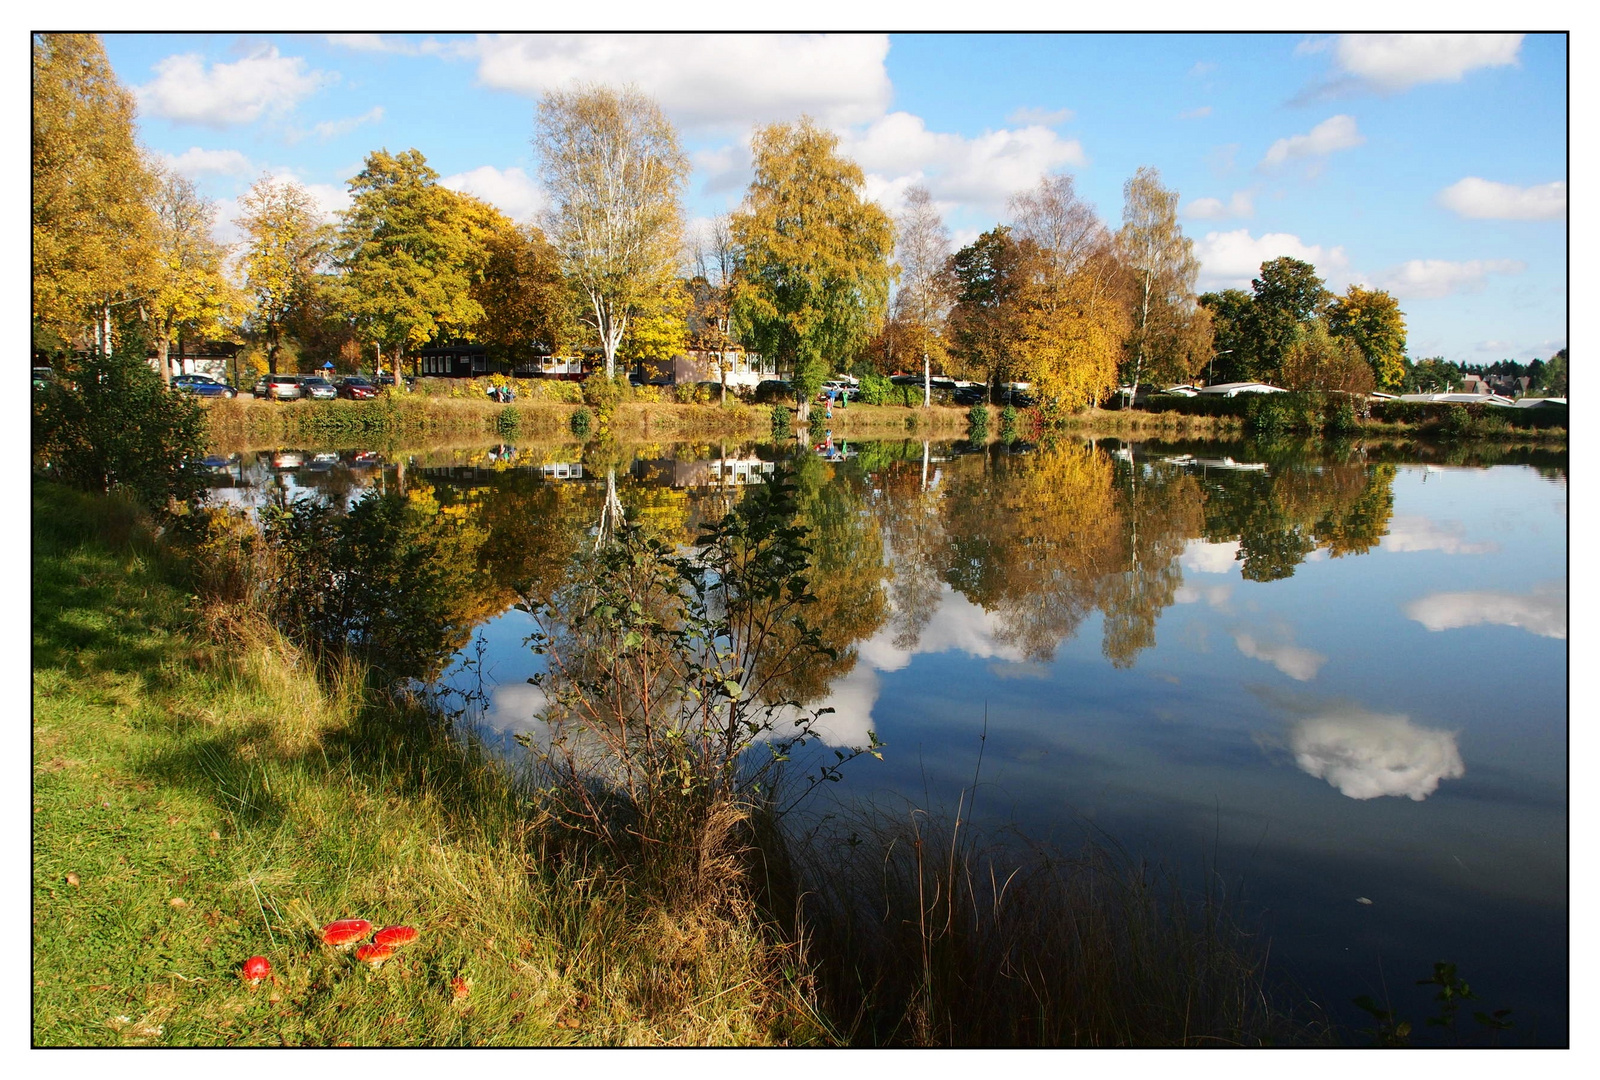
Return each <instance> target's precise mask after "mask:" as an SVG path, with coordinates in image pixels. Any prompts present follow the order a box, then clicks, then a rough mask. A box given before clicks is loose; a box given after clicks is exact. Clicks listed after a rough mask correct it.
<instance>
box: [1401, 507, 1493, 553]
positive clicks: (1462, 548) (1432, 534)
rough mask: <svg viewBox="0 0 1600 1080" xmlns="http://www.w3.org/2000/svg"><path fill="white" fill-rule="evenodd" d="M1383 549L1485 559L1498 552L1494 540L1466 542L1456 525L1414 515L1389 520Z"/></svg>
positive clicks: (1461, 529)
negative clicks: (1491, 553) (1483, 556)
mask: <svg viewBox="0 0 1600 1080" xmlns="http://www.w3.org/2000/svg"><path fill="white" fill-rule="evenodd" d="M1382 546H1383V548H1384V549H1385V550H1387V551H1442V552H1444V553H1445V554H1446V555H1486V554H1488V553H1490V552H1494V551H1499V550H1500V545H1499V544H1497V543H1495V542H1494V541H1493V540H1479V541H1471V542H1469V541H1468V540H1467V539H1466V529H1465V528H1464V527H1463V526H1462V524H1461V523H1460V522H1459V521H1434V520H1433V519H1432V518H1426V517H1420V516H1417V515H1414V514H1396V515H1395V516H1394V517H1392V518H1390V519H1389V534H1388V535H1387V536H1385V537H1384V538H1383V541H1382Z"/></svg>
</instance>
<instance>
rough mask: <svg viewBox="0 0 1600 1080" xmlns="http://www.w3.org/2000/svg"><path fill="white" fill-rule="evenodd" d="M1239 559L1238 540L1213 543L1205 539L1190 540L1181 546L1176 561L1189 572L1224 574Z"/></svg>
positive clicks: (1236, 563)
mask: <svg viewBox="0 0 1600 1080" xmlns="http://www.w3.org/2000/svg"><path fill="white" fill-rule="evenodd" d="M1238 561H1239V541H1237V540H1229V541H1227V542H1225V543H1220V544H1214V543H1211V542H1210V541H1207V540H1190V541H1189V542H1188V543H1187V544H1185V545H1184V546H1183V554H1182V555H1180V556H1179V557H1178V563H1179V565H1181V566H1182V567H1183V568H1184V569H1185V570H1187V571H1188V572H1189V573H1191V574H1226V573H1228V572H1229V571H1230V570H1232V569H1233V568H1234V567H1235V566H1236V565H1238Z"/></svg>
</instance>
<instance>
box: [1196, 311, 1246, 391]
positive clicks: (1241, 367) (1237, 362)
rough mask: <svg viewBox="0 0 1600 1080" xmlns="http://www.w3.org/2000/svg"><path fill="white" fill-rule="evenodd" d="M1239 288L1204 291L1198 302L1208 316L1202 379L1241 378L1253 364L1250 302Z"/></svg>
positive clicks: (1227, 379)
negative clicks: (1208, 351)
mask: <svg viewBox="0 0 1600 1080" xmlns="http://www.w3.org/2000/svg"><path fill="white" fill-rule="evenodd" d="M1253 303H1254V301H1253V300H1252V299H1251V297H1250V294H1249V293H1247V292H1245V291H1244V290H1243V289H1224V290H1222V291H1221V292H1219V293H1211V292H1208V293H1204V294H1202V295H1201V297H1200V306H1201V307H1202V308H1204V309H1205V310H1206V312H1207V314H1209V315H1210V316H1211V355H1210V356H1209V357H1208V358H1207V360H1206V369H1205V373H1206V382H1208V383H1211V382H1242V381H1243V380H1245V379H1247V378H1250V375H1249V372H1252V371H1254V370H1255V366H1254V359H1253V357H1254V353H1253V352H1252V349H1253V347H1254V339H1253V338H1252V337H1251V325H1252V324H1251V305H1252V304H1253Z"/></svg>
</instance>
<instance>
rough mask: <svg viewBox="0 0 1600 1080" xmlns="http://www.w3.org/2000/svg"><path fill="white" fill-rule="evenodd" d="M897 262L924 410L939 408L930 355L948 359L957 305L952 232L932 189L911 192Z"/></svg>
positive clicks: (899, 300) (900, 225)
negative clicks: (949, 325) (950, 318)
mask: <svg viewBox="0 0 1600 1080" xmlns="http://www.w3.org/2000/svg"><path fill="white" fill-rule="evenodd" d="M895 226H896V230H895V231H896V240H897V241H898V243H897V244H896V251H895V256H896V259H897V260H898V261H899V263H900V290H899V292H898V293H897V294H896V295H895V314H896V315H897V316H899V319H900V322H901V324H902V326H904V327H905V328H907V329H910V330H912V332H913V334H914V335H915V337H916V341H917V345H918V348H919V350H920V352H921V353H922V405H923V407H924V408H926V407H928V406H930V405H932V404H933V374H932V370H933V369H932V365H931V361H930V358H929V357H930V353H932V354H936V355H938V356H939V357H940V359H941V361H942V359H943V356H944V322H945V316H947V315H948V314H949V313H950V306H951V304H952V303H953V300H954V293H953V290H952V287H951V276H950V271H949V262H950V230H949V229H947V228H946V227H945V224H944V219H943V218H942V217H940V215H939V208H938V207H937V206H936V205H934V202H933V196H932V195H930V194H928V189H927V188H925V187H923V186H922V185H920V184H918V185H916V186H915V187H912V188H910V189H909V190H908V191H907V192H906V206H905V210H904V211H902V212H901V214H900V217H899V218H898V219H897V220H896V222H895Z"/></svg>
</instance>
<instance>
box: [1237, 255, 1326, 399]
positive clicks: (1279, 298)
mask: <svg viewBox="0 0 1600 1080" xmlns="http://www.w3.org/2000/svg"><path fill="white" fill-rule="evenodd" d="M1250 287H1251V290H1252V292H1253V295H1252V297H1251V304H1250V314H1249V318H1248V320H1247V323H1246V328H1247V336H1248V339H1249V342H1248V349H1249V352H1248V353H1247V361H1248V363H1249V364H1250V367H1251V370H1250V371H1249V373H1248V374H1247V375H1246V378H1250V379H1262V380H1267V381H1271V380H1273V379H1277V378H1278V377H1279V373H1280V372H1281V370H1282V368H1283V353H1284V350H1285V349H1287V348H1288V347H1289V344H1290V343H1291V342H1293V341H1294V340H1295V338H1296V337H1297V336H1298V334H1299V327H1300V324H1301V323H1304V322H1310V321H1311V320H1312V319H1315V318H1317V317H1319V316H1322V315H1324V314H1325V313H1326V311H1327V307H1328V302H1329V301H1330V300H1332V299H1333V294H1332V293H1330V292H1328V290H1327V288H1325V287H1324V285H1323V283H1322V279H1321V278H1320V277H1318V276H1317V268H1316V267H1315V266H1313V265H1311V264H1310V263H1308V262H1304V261H1302V260H1300V259H1292V258H1289V257H1288V256H1282V257H1280V258H1277V259H1272V260H1270V261H1268V262H1264V263H1262V264H1261V276H1260V277H1258V278H1255V279H1253V280H1252V281H1251V282H1250Z"/></svg>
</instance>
